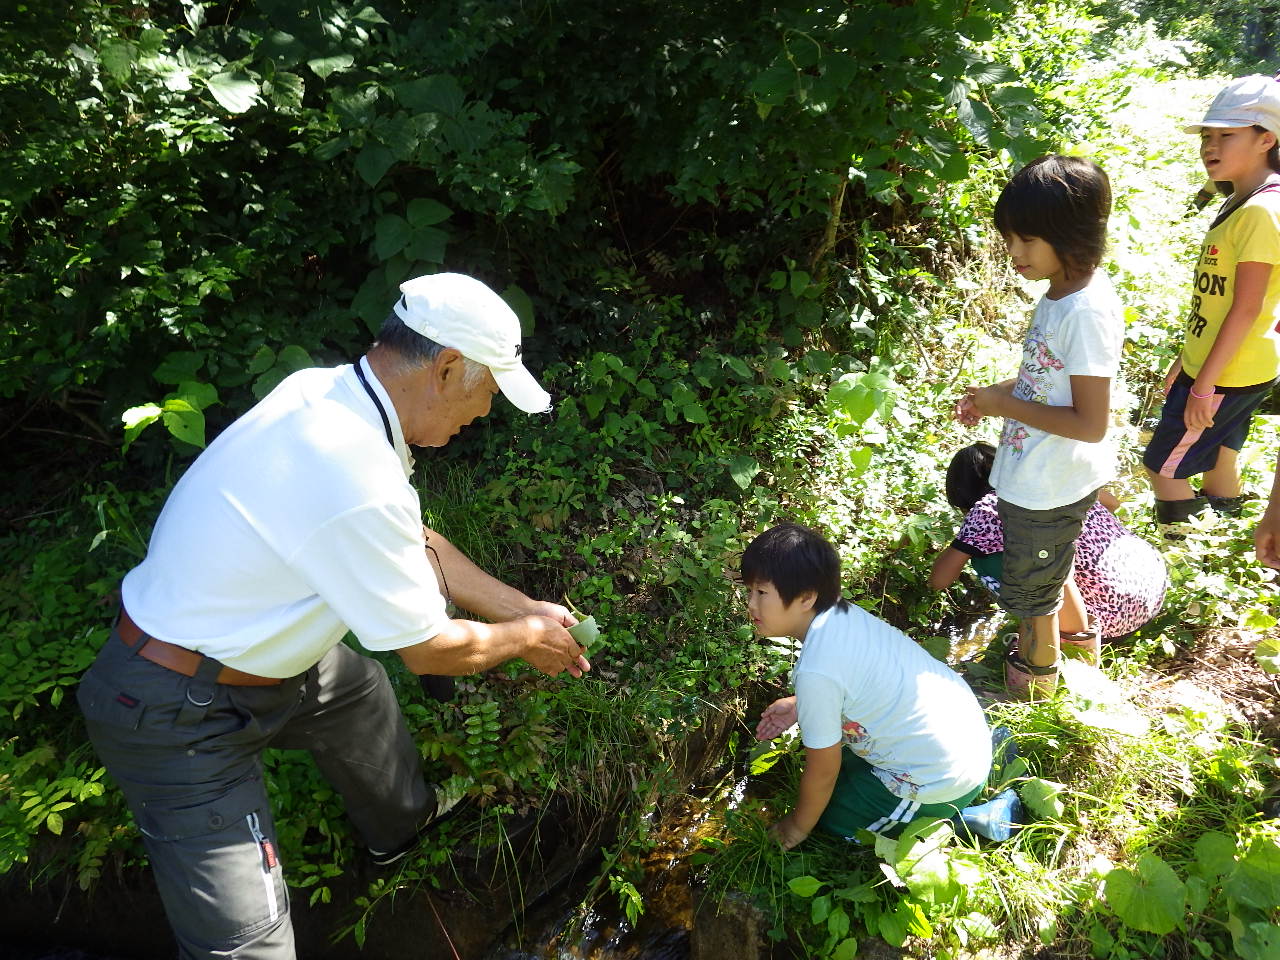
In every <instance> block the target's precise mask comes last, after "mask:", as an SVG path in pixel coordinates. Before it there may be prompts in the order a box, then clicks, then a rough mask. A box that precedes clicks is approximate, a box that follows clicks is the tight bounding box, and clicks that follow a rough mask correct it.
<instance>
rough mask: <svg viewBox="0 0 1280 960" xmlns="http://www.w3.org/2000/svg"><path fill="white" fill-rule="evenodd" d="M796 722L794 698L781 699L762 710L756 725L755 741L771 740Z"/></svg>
mask: <svg viewBox="0 0 1280 960" xmlns="http://www.w3.org/2000/svg"><path fill="white" fill-rule="evenodd" d="M795 722H796V698H795V697H783V698H782V699H781V700H775V701H773V703H771V704H769V706H767V707H765V708H764V712H763V713H761V714H760V723H759V724H757V725H756V739H757V740H772V739H773V738H774V737H776V736H778V734H780V733H782V732H783V731H784V730H788V729H790V728H791V726H792V724H794V723H795Z"/></svg>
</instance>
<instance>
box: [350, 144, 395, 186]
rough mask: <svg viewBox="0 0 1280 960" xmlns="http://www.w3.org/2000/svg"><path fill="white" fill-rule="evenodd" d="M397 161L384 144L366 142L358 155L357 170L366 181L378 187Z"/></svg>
mask: <svg viewBox="0 0 1280 960" xmlns="http://www.w3.org/2000/svg"><path fill="white" fill-rule="evenodd" d="M395 162H396V158H395V156H394V155H393V154H392V153H391V151H390V150H388V149H387V148H386V147H384V146H383V145H382V144H380V143H366V144H365V145H364V146H363V147H361V148H360V153H359V154H358V155H357V156H356V172H357V173H358V174H360V177H361V179H363V180H364V182H365V183H367V184H368V185H369V186H371V187H376V186H377V185H378V181H379V180H381V179H382V178H383V176H384V175H385V174H386V172H387V171H388V170H390V169H391V165H392V164H393V163H395Z"/></svg>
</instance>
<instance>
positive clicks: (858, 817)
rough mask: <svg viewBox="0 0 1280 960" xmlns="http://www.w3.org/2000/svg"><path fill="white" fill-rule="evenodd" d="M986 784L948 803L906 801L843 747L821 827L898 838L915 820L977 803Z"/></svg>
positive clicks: (953, 813) (947, 814) (946, 814)
mask: <svg viewBox="0 0 1280 960" xmlns="http://www.w3.org/2000/svg"><path fill="white" fill-rule="evenodd" d="M985 786H986V784H979V785H978V786H976V787H974V788H973V789H972V790H970V791H969V792H967V793H965V794H962V795H961V796H958V797H956V798H955V799H954V800H951V801H949V802H947V803H919V802H918V801H915V800H904V799H903V798H902V797H899V796H896V795H895V794H892V793H890V792H889V788H888V787H886V786H885V785H884V783H883V782H882V781H881V780H880V778H879V777H877V776H876V775H875V768H874V767H872V766H871V764H869V763H867V761H866V760H864V759H862V757H860V756H858V755H857V754H856V753H854V752H853V751H852V750H850V749H848V748H847V747H843V748H841V750H840V774H839V776H838V777H837V778H836V786H835V789H834V790H833V791H832V792H831V799H830V800H829V801H827V809H825V810H823V811H822V816H821V817H819V818H818V826H819V827H820V828H821V829H823V830H825V831H826V832H827V833H834V834H835V835H836V836H839V837H852V836H853V835H854V834H856V833H857V832H858V831H859V830H870V831H871V832H872V833H879V834H882V835H884V836H887V837H896V836H897V835H898V834H899V833H901V832H902V828H903V827H905V826H906V825H907V824H909V823H910V822H911V821H912V820H918V819H920V818H921V817H930V818H933V819H938V820H950V819H951V818H952V817H954V816H956V815H957V814H959V813H960V811H961V810H963V809H964V808H965V807H967V806H969V804H971V803H973V801H974V798H976V797H977V796H978V794H980V793H981V792H982V790H983V788H984V787H985Z"/></svg>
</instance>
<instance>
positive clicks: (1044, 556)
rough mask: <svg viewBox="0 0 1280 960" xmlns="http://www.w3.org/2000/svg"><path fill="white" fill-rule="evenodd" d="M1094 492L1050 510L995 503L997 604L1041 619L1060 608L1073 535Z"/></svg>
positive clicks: (1019, 614) (1017, 614) (1081, 525)
mask: <svg viewBox="0 0 1280 960" xmlns="http://www.w3.org/2000/svg"><path fill="white" fill-rule="evenodd" d="M1097 499H1098V491H1096V490H1095V491H1094V492H1093V493H1090V494H1089V495H1088V496H1086V497H1083V498H1082V499H1080V500H1077V501H1076V502H1075V503H1068V504H1066V505H1065V506H1061V507H1054V508H1053V509H1051V510H1027V509H1025V508H1023V507H1019V506H1017V505H1016V504H1013V503H1009V502H1008V501H1006V500H997V501H996V511H997V513H999V515H1000V524H1001V526H1002V527H1003V528H1004V575H1003V576H1002V577H1001V579H1000V593H999V594H998V599H999V601H1000V606H1002V607H1003V608H1004V609H1005V610H1007V611H1008V612H1009V613H1011V614H1012V615H1013V616H1015V617H1017V618H1018V619H1019V620H1021V619H1023V618H1026V617H1042V616H1045V615H1046V614H1050V613H1053V612H1054V611H1056V610H1057V609H1058V608H1059V607H1061V606H1062V585H1063V584H1064V583H1066V582H1067V578H1068V577H1069V576H1071V566H1072V564H1073V563H1074V562H1075V559H1076V539H1077V538H1078V537H1079V536H1080V531H1081V530H1082V529H1083V528H1084V516H1085V514H1086V513H1088V512H1089V508H1090V507H1092V506H1093V504H1094V501H1095V500H1097Z"/></svg>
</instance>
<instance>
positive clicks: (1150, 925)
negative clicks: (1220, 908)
mask: <svg viewBox="0 0 1280 960" xmlns="http://www.w3.org/2000/svg"><path fill="white" fill-rule="evenodd" d="M1103 889H1104V893H1105V896H1106V898H1107V903H1108V904H1110V906H1111V909H1112V910H1114V911H1115V912H1116V916H1118V917H1119V918H1120V919H1121V920H1123V921H1124V922H1125V924H1127V925H1128V926H1130V927H1133V928H1134V929H1135V930H1145V931H1146V932H1147V933H1158V934H1165V933H1172V932H1173V931H1174V930H1175V929H1177V927H1178V924H1179V923H1180V922H1181V920H1182V916H1183V912H1184V910H1185V909H1186V899H1187V891H1186V887H1185V886H1184V885H1183V883H1182V881H1181V880H1179V879H1178V875H1177V874H1176V873H1174V872H1173V868H1172V867H1170V866H1169V865H1168V864H1167V863H1165V862H1164V861H1163V860H1161V859H1160V858H1159V857H1157V856H1156V855H1155V854H1153V853H1144V854H1143V855H1142V857H1141V858H1140V859H1139V860H1138V865H1137V869H1130V868H1128V867H1116V868H1115V869H1114V870H1112V871H1111V872H1110V873H1108V874H1107V877H1106V881H1105V885H1104V888H1103Z"/></svg>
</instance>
